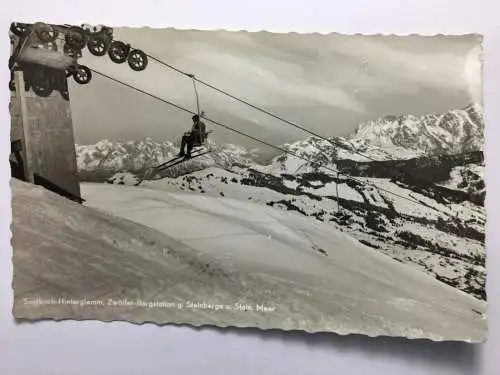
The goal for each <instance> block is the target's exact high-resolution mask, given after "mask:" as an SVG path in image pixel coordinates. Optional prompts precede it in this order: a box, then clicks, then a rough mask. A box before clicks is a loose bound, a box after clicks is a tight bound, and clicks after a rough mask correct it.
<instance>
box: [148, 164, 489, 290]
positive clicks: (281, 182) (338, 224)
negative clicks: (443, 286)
mask: <svg viewBox="0 0 500 375" xmlns="http://www.w3.org/2000/svg"><path fill="white" fill-rule="evenodd" d="M450 158H451V157H450ZM472 160H477V162H478V163H480V160H481V155H474V156H470V157H467V156H462V157H461V158H459V159H457V157H453V158H452V159H451V160H445V159H442V158H441V159H439V160H424V161H423V160H421V159H416V160H409V161H399V162H398V163H400V164H398V166H399V167H400V168H401V169H402V170H410V171H412V172H416V173H417V174H422V175H426V176H427V178H429V179H434V180H436V181H440V180H442V181H446V180H447V178H446V176H447V173H446V171H452V170H454V169H453V166H454V165H459V164H460V163H462V164H464V165H469V164H470V163H471V161H472ZM340 166H341V167H342V169H344V170H346V172H348V173H346V175H347V176H354V178H355V179H356V180H351V179H349V178H347V177H346V175H340V176H339V177H337V176H335V175H332V174H329V173H327V172H328V171H323V170H319V171H315V172H307V173H296V174H270V173H267V172H265V171H262V170H259V169H258V168H257V169H255V168H251V167H247V166H233V167H232V168H228V169H220V168H217V167H211V168H208V169H205V170H202V171H197V172H194V173H190V174H188V175H186V176H182V177H178V178H166V179H163V180H160V181H155V182H152V181H145V182H143V185H144V187H148V188H152V189H156V190H161V191H165V190H175V191H179V192H183V191H186V192H196V193H199V194H203V195H206V196H211V197H226V198H233V199H238V200H242V201H249V202H254V203H258V204H260V205H263V206H272V207H274V208H277V209H280V210H283V211H288V212H296V213H299V214H301V215H303V216H304V217H306V218H308V219H309V220H314V221H318V222H321V223H327V224H328V225H331V226H332V229H334V228H335V229H337V230H340V231H344V232H346V233H349V234H350V235H352V236H353V238H356V239H357V240H359V241H360V242H361V243H363V244H366V245H367V246H370V247H372V248H373V249H374V251H378V252H382V253H384V254H387V255H389V256H391V257H393V258H394V259H396V260H398V261H400V262H403V263H407V264H411V265H412V266H413V267H415V268H417V269H420V270H421V271H423V272H425V273H428V274H429V275H432V276H434V277H436V278H437V279H439V280H441V281H444V282H446V283H447V284H449V285H452V286H454V287H456V288H458V289H461V290H463V291H465V292H467V293H471V294H472V295H474V296H476V297H477V298H481V299H486V294H485V283H486V269H485V257H486V253H485V247H484V237H485V228H484V225H485V213H484V206H483V203H484V195H481V194H479V195H474V194H471V193H469V192H464V191H461V190H454V189H451V188H448V187H441V186H439V185H438V184H432V183H431V184H423V183H422V182H421V181H419V180H413V179H412V178H411V176H410V177H408V176H406V177H405V176H400V177H399V178H398V179H397V180H394V179H393V178H392V177H393V176H390V175H389V176H388V175H387V170H386V169H384V168H381V167H380V166H379V165H378V163H375V162H371V163H366V164H360V163H357V164H356V163H354V164H352V165H351V164H348V163H345V164H343V165H340ZM455 168H456V167H455ZM432 173H435V174H436V175H435V176H433V175H432ZM337 193H338V199H337ZM482 202H483V203H482Z"/></svg>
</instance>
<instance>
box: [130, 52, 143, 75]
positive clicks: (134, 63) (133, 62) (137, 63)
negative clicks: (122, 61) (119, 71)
mask: <svg viewBox="0 0 500 375" xmlns="http://www.w3.org/2000/svg"><path fill="white" fill-rule="evenodd" d="M128 65H129V66H130V68H131V69H132V70H135V71H136V72H140V71H142V70H144V69H146V67H147V66H148V57H147V56H146V54H145V53H144V52H143V51H141V50H139V49H134V50H132V52H130V55H129V56H128Z"/></svg>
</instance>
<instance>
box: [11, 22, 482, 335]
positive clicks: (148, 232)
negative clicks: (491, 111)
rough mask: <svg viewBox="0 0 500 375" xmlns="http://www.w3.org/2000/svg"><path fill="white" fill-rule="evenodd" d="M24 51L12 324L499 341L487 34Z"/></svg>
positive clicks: (45, 28)
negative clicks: (494, 310) (488, 177)
mask: <svg viewBox="0 0 500 375" xmlns="http://www.w3.org/2000/svg"><path fill="white" fill-rule="evenodd" d="M9 35H10V38H11V45H12V53H11V58H10V60H9V68H10V71H11V81H10V85H9V86H10V90H11V102H10V111H11V118H12V122H11V147H12V149H11V155H10V165H11V170H12V178H11V188H12V226H11V229H12V248H13V264H14V276H13V284H12V285H13V291H14V306H13V314H14V316H15V317H16V318H17V319H19V320H26V319H28V320H36V319H41V318H45V319H54V320H61V319H75V320H83V319H94V320H100V321H116V320H118V321H128V322H131V323H144V322H147V323H155V324H159V325H163V324H188V325H194V326H200V325H215V326H218V327H228V326H234V327H257V328H261V329H281V330H303V331H307V332H335V333H338V334H351V333H357V334H365V335H369V336H379V335H384V336H402V337H408V338H425V339H431V340H437V341H442V340H454V341H466V342H482V341H484V340H485V339H486V337H487V331H488V329H487V328H488V324H487V322H488V320H487V302H486V301H487V296H486V291H485V290H486V289H485V284H486V265H485V258H486V253H485V219H486V217H485V208H484V203H485V194H486V190H485V183H484V169H485V164H484V157H483V146H484V133H485V124H484V120H483V106H482V37H481V36H480V35H473V34H471V35H460V36H445V35H440V36H419V35H411V36H392V35H391V36H389V35H366V36H364V35H339V34H333V33H332V34H325V35H322V34H297V33H290V34H285V33H283V34H276V33H270V32H243V31H240V32H232V31H196V30H176V29H172V28H168V29H167V28H166V29H152V28H126V27H113V26H112V25H111V26H104V25H86V24H84V25H59V24H58V25H54V24H48V23H45V22H37V23H34V24H26V23H20V22H15V23H12V25H11V28H10V31H9Z"/></svg>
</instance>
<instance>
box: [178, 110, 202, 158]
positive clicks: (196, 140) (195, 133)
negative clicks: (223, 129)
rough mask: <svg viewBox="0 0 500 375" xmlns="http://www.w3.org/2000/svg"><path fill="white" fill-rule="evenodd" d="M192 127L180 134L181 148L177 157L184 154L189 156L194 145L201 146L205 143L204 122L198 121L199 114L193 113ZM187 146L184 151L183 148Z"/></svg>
mask: <svg viewBox="0 0 500 375" xmlns="http://www.w3.org/2000/svg"><path fill="white" fill-rule="evenodd" d="M192 120H193V127H192V128H191V131H189V132H186V133H184V135H183V136H182V143H181V150H180V152H179V155H178V156H179V157H181V156H186V157H187V158H190V157H191V150H192V149H193V147H194V146H201V145H202V144H204V143H205V140H206V138H207V132H206V130H205V124H204V123H203V121H200V116H198V115H194V116H193V117H192ZM186 146H187V150H186V153H184V148H185V147H186Z"/></svg>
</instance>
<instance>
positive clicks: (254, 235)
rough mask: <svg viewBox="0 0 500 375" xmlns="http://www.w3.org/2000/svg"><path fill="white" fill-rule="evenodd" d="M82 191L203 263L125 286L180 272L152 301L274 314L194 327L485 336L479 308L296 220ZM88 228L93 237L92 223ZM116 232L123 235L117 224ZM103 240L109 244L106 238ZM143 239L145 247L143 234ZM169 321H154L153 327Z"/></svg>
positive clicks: (218, 316) (252, 207)
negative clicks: (224, 306)
mask: <svg viewBox="0 0 500 375" xmlns="http://www.w3.org/2000/svg"><path fill="white" fill-rule="evenodd" d="M82 190H83V193H84V197H85V199H87V203H86V204H87V205H88V206H91V207H95V208H98V209H99V210H104V211H107V212H111V213H113V214H114V215H116V216H119V217H122V218H125V219H128V220H131V221H134V222H136V223H138V224H143V225H145V226H148V227H150V228H153V229H156V230H158V231H160V232H162V233H164V234H165V235H166V236H167V237H166V238H170V239H171V238H173V239H175V241H178V242H179V243H181V244H182V245H181V246H182V247H179V249H181V248H182V250H179V249H173V250H172V251H176V252H177V253H178V254H179V256H180V254H184V253H185V254H186V255H185V257H188V256H189V254H192V253H193V252H194V253H198V252H199V253H200V254H203V256H205V257H206V258H205V259H207V260H208V262H207V263H206V264H205V265H201V264H197V265H189V266H188V265H186V266H185V267H183V268H181V269H179V265H176V266H170V265H168V268H166V269H165V270H163V271H162V270H161V267H164V266H165V265H166V264H168V259H167V260H165V263H163V262H162V263H161V265H158V267H159V268H158V271H160V272H159V273H158V277H157V278H156V279H155V281H153V280H152V279H151V280H149V281H147V280H145V279H143V282H144V283H147V284H148V286H147V287H145V286H144V285H141V284H140V283H139V285H137V283H135V282H134V280H132V279H130V280H129V282H130V285H137V286H136V288H138V289H140V290H142V292H143V293H145V292H146V291H147V290H148V288H149V287H150V286H152V285H154V284H155V282H158V283H164V282H163V280H164V279H167V280H172V279H174V278H175V276H171V274H170V272H171V270H172V269H176V272H175V275H178V274H182V277H181V279H180V280H179V281H178V282H177V283H172V284H171V283H170V282H166V283H165V284H166V285H164V287H166V288H165V290H164V291H163V292H161V291H155V293H160V294H161V293H164V295H168V296H169V297H168V298H170V299H175V300H178V301H182V300H184V301H186V300H191V301H193V300H194V301H200V302H203V301H204V302H206V303H213V304H229V305H234V303H236V302H240V303H242V304H245V305H251V306H255V305H256V304H262V305H265V306H269V307H271V308H274V312H267V313H259V312H256V311H252V312H241V311H240V312H235V311H219V312H211V311H210V312H207V311H205V312H204V314H203V315H197V316H196V319H195V318H192V315H191V314H193V312H192V311H190V310H189V309H186V310H184V311H183V312H182V314H183V316H184V319H183V320H185V321H189V322H192V323H193V322H194V323H216V324H219V325H222V326H226V325H236V326H258V327H261V328H282V329H304V330H308V331H335V332H338V333H340V334H346V333H364V334H368V335H391V336H392V335H405V336H409V337H414V338H416V337H420V338H433V339H437V340H440V339H443V338H445V339H451V340H455V339H458V340H464V339H465V340H472V341H476V340H482V339H483V338H484V336H485V333H486V320H485V317H484V315H482V314H484V312H485V304H484V303H483V302H480V301H478V300H475V299H474V298H472V297H470V296H468V295H466V294H465V293H462V292H460V291H458V290H456V289H454V288H452V287H449V286H447V285H445V284H443V283H440V282H438V281H436V280H435V279H433V278H431V277H429V276H427V275H425V274H424V273H421V272H419V271H417V270H414V269H412V268H411V267H408V266H406V265H403V264H401V263H398V262H396V261H394V260H392V259H391V258H390V257H387V256H385V255H382V254H379V253H377V252H374V251H373V250H372V249H370V248H368V247H365V246H364V245H362V244H360V243H359V242H357V241H355V240H353V239H352V238H351V237H350V236H348V235H345V234H343V233H340V232H339V231H337V230H333V229H332V227H331V226H330V225H327V224H324V223H319V222H317V221H314V220H310V219H308V218H305V217H303V216H302V215H300V214H297V213H294V212H281V211H279V210H276V209H274V208H271V207H265V206H262V205H259V204H254V203H252V202H247V201H242V200H238V199H228V198H224V197H209V196H204V195H201V194H192V193H178V192H175V191H157V190H153V189H148V188H134V187H129V186H120V185H106V184H83V185H82ZM82 210H88V208H85V209H84V208H82ZM41 212H43V211H41ZM82 212H83V211H82ZM90 212H93V211H90ZM92 215H95V216H98V215H99V213H98V212H95V213H94V212H93V213H92ZM108 220H111V219H108ZM86 222H87V221H86ZM88 223H89V224H87V225H90V226H92V227H93V228H96V226H95V225H94V222H93V221H88ZM112 223H113V226H116V227H117V228H120V225H121V224H119V223H121V221H120V220H116V222H115V221H112ZM59 225H60V224H59ZM127 226H130V224H127ZM103 229H105V228H103ZM101 230H102V229H101ZM99 233H101V231H99ZM101 235H102V236H105V237H107V238H108V242H110V243H113V241H112V235H111V236H110V234H108V233H107V232H103V233H102V234H101ZM97 237H99V236H97ZM141 238H144V239H145V240H148V236H147V235H146V234H143V235H142V236H141ZM157 238H158V236H155V240H154V241H155V242H157V241H158V240H157ZM170 241H173V240H170ZM158 245H159V246H160V247H161V246H164V244H163V243H158ZM122 246H123V247H124V248H125V247H126V248H127V250H126V251H123V253H129V252H132V253H133V254H135V253H136V252H138V253H139V254H140V253H141V252H142V251H143V249H136V248H135V246H134V245H130V244H124V243H123V244H122ZM88 251H94V250H93V248H89V250H88ZM156 251H159V249H157V250H156ZM200 256H201V255H200ZM160 258H161V257H160ZM121 261H123V260H122V259H120V257H119V254H116V255H115V254H114V255H113V269H116V270H119V269H120V267H119V266H116V267H115V266H114V264H115V262H116V263H117V264H120V262H121ZM195 266H197V267H200V269H198V270H197V269H196V268H195ZM103 272H106V268H104V269H103ZM117 272H118V271H117ZM151 272H153V271H151ZM155 272H156V271H155ZM197 272H199V273H197ZM202 277H205V278H207V280H206V281H205V283H202V282H200V281H201V280H200V278H202ZM178 290H181V291H182V293H181V294H180V296H179V294H178ZM160 294H155V298H159V297H158V295H160ZM198 313H199V314H202V313H201V312H199V311H198ZM130 317H131V315H130V314H128V315H127V318H130ZM173 317H174V316H172V317H167V316H157V317H155V320H156V319H159V320H160V321H169V320H172V318H173ZM175 317H176V319H174V320H178V318H177V316H175ZM149 320H151V319H149Z"/></svg>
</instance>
